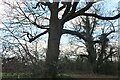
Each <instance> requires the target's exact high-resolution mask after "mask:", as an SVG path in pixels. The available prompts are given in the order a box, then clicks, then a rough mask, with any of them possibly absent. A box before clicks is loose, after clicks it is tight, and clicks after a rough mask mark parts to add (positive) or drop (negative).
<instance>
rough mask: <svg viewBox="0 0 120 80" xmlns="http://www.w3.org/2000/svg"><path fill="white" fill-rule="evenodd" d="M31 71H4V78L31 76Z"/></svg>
mask: <svg viewBox="0 0 120 80" xmlns="http://www.w3.org/2000/svg"><path fill="white" fill-rule="evenodd" d="M30 75H31V74H30V73H2V77H3V78H18V77H19V78H21V77H22V78H25V77H30Z"/></svg>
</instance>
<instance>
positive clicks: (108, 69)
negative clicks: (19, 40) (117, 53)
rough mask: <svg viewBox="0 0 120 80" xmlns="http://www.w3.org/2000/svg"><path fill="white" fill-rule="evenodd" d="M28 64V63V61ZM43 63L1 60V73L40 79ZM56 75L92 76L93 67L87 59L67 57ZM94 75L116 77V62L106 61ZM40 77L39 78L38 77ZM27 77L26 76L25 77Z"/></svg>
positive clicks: (60, 64) (58, 67)
mask: <svg viewBox="0 0 120 80" xmlns="http://www.w3.org/2000/svg"><path fill="white" fill-rule="evenodd" d="M28 62H29V61H28ZM44 64H45V61H42V60H40V61H39V62H37V63H31V62H29V63H26V62H24V61H21V60H19V59H16V58H11V59H8V58H6V59H3V64H2V67H3V68H2V71H3V73H26V74H27V73H30V74H31V75H28V76H31V77H41V76H42V75H43V74H44V72H43V71H44V69H45V68H44ZM57 70H58V74H62V73H77V74H92V73H94V72H93V67H92V66H91V64H90V63H89V61H88V60H87V58H81V57H77V59H75V60H72V59H70V58H68V57H67V56H65V57H63V58H60V59H59V61H58V64H57ZM96 70H97V71H96V73H94V74H102V75H117V74H118V61H116V62H115V61H111V60H106V61H104V62H103V63H102V64H101V66H100V67H99V69H96ZM40 75H41V76H40ZM25 77H27V76H25Z"/></svg>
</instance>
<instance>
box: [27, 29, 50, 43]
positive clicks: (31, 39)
mask: <svg viewBox="0 0 120 80" xmlns="http://www.w3.org/2000/svg"><path fill="white" fill-rule="evenodd" d="M47 32H48V30H46V31H44V32H43V33H40V34H38V35H37V36H35V37H34V38H30V39H29V42H32V41H34V40H35V39H37V38H39V37H40V36H42V35H44V34H46V33H47Z"/></svg>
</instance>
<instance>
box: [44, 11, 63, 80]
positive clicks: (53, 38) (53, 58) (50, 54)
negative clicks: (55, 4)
mask: <svg viewBox="0 0 120 80" xmlns="http://www.w3.org/2000/svg"><path fill="white" fill-rule="evenodd" d="M61 30H62V26H61V24H60V20H59V19H58V13H57V12H56V11H55V10H54V12H52V13H51V18H50V29H49V37H48V49H47V53H46V63H45V66H46V70H45V77H47V78H55V77H56V76H57V61H58V57H59V45H60V38H61Z"/></svg>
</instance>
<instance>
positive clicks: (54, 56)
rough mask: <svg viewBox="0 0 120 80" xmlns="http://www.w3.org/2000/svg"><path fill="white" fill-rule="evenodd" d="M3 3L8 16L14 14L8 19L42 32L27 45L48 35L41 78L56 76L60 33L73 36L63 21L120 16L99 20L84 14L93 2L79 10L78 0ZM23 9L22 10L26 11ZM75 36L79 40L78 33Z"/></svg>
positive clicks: (90, 14)
mask: <svg viewBox="0 0 120 80" xmlns="http://www.w3.org/2000/svg"><path fill="white" fill-rule="evenodd" d="M5 3H6V4H8V5H9V6H10V7H11V8H12V11H13V12H12V13H15V14H11V16H12V17H13V18H12V19H14V20H12V22H14V24H15V23H16V24H17V25H18V24H24V25H25V24H29V27H31V26H33V27H37V28H39V29H46V30H45V31H44V32H43V33H40V34H38V35H36V36H34V37H31V38H29V41H30V42H32V41H34V40H35V39H37V38H38V37H40V36H41V35H43V34H45V33H47V32H48V47H47V48H48V49H47V52H46V69H45V76H46V77H50V78H51V77H56V76H57V69H56V66H57V61H58V56H59V45H60V39H61V36H62V34H63V33H67V32H69V33H70V34H75V35H77V34H76V33H74V31H70V30H64V29H63V28H64V24H65V23H66V22H68V21H69V20H72V19H74V18H76V17H78V16H92V17H96V18H98V19H102V20H114V19H117V18H119V17H120V14H117V15H115V16H113V17H103V16H101V15H98V14H96V13H89V12H87V11H88V10H89V9H90V8H91V7H92V6H93V5H94V4H95V3H97V2H86V5H85V6H84V7H80V4H81V3H80V0H77V1H76V0H74V1H72V0H70V1H69V2H65V1H61V0H60V1H57V2H54V1H53V2H51V1H49V0H43V1H35V2H33V1H31V3H29V2H28V3H27V1H25V2H21V1H20V2H16V3H15V4H16V6H13V5H12V4H10V3H7V2H5ZM34 4H36V5H34ZM24 8H26V10H25V9H24ZM26 11H27V12H26ZM60 11H62V12H63V13H62V15H61V17H60V18H59V17H58V16H59V12H60ZM41 20H43V21H46V22H47V23H44V24H40V23H41ZM46 24H47V25H46ZM79 36H80V37H82V36H81V35H80V34H79ZM91 55H92V54H91ZM91 59H93V58H91Z"/></svg>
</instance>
